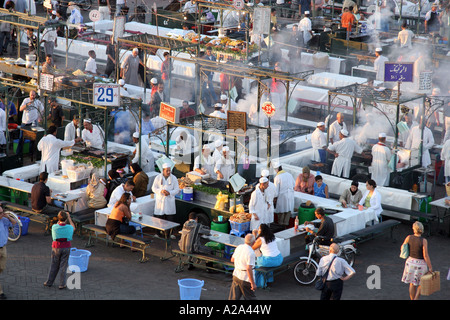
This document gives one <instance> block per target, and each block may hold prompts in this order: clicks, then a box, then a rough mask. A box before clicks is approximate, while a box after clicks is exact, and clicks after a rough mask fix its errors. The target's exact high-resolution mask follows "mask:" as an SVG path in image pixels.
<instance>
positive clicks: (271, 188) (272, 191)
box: [256, 169, 278, 223]
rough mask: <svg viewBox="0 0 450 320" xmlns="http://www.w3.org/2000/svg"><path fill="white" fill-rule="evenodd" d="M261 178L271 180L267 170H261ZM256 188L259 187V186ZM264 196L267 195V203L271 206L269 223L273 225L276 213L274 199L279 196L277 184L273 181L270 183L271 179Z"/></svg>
mask: <svg viewBox="0 0 450 320" xmlns="http://www.w3.org/2000/svg"><path fill="white" fill-rule="evenodd" d="M261 178H267V179H269V170H267V169H263V170H261ZM256 187H258V185H257V186H256ZM264 194H265V195H266V201H267V203H268V204H269V205H270V207H269V210H268V214H269V215H268V222H267V223H273V221H274V212H275V207H274V204H273V203H274V199H275V198H276V197H277V196H278V193H277V188H276V187H275V184H274V183H273V182H272V181H270V179H269V185H268V186H267V188H266V189H265V190H264Z"/></svg>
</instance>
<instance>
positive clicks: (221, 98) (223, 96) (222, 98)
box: [220, 94, 228, 100]
mask: <svg viewBox="0 0 450 320" xmlns="http://www.w3.org/2000/svg"><path fill="white" fill-rule="evenodd" d="M227 99H228V97H227V95H226V94H222V95H221V96H220V100H227Z"/></svg>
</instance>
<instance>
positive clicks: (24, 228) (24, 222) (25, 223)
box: [19, 216, 30, 236]
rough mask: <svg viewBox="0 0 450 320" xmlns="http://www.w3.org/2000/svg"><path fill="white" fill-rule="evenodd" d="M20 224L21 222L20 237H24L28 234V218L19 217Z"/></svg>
mask: <svg viewBox="0 0 450 320" xmlns="http://www.w3.org/2000/svg"><path fill="white" fill-rule="evenodd" d="M19 219H20V222H22V232H21V233H20V235H22V236H25V235H27V234H28V226H29V224H30V218H27V217H22V216H19Z"/></svg>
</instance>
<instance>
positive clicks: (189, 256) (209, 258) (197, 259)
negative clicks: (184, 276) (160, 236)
mask: <svg viewBox="0 0 450 320" xmlns="http://www.w3.org/2000/svg"><path fill="white" fill-rule="evenodd" d="M172 253H173V254H174V256H175V257H178V266H177V267H176V268H175V272H181V271H183V270H184V268H183V265H184V264H192V265H194V266H196V267H200V268H206V269H211V270H216V271H220V272H224V273H231V272H232V268H234V263H233V262H231V261H230V260H229V259H226V258H222V257H219V256H213V255H208V254H203V253H186V252H183V251H181V250H178V249H173V250H172ZM183 258H186V260H190V261H183ZM202 261H203V262H205V263H213V264H214V263H215V264H218V265H220V266H222V267H225V268H216V267H214V266H209V265H208V266H206V265H203V264H202V263H201V262H202Z"/></svg>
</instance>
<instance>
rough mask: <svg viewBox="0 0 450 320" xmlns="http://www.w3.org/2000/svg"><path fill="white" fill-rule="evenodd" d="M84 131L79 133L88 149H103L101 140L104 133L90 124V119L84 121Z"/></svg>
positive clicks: (96, 126)
mask: <svg viewBox="0 0 450 320" xmlns="http://www.w3.org/2000/svg"><path fill="white" fill-rule="evenodd" d="M83 125H84V129H83V131H82V132H81V137H82V138H83V141H84V142H86V145H87V146H88V147H90V148H95V149H103V139H104V137H105V133H104V132H103V130H102V128H100V127H99V126H98V125H96V124H92V123H91V119H84V122H83Z"/></svg>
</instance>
